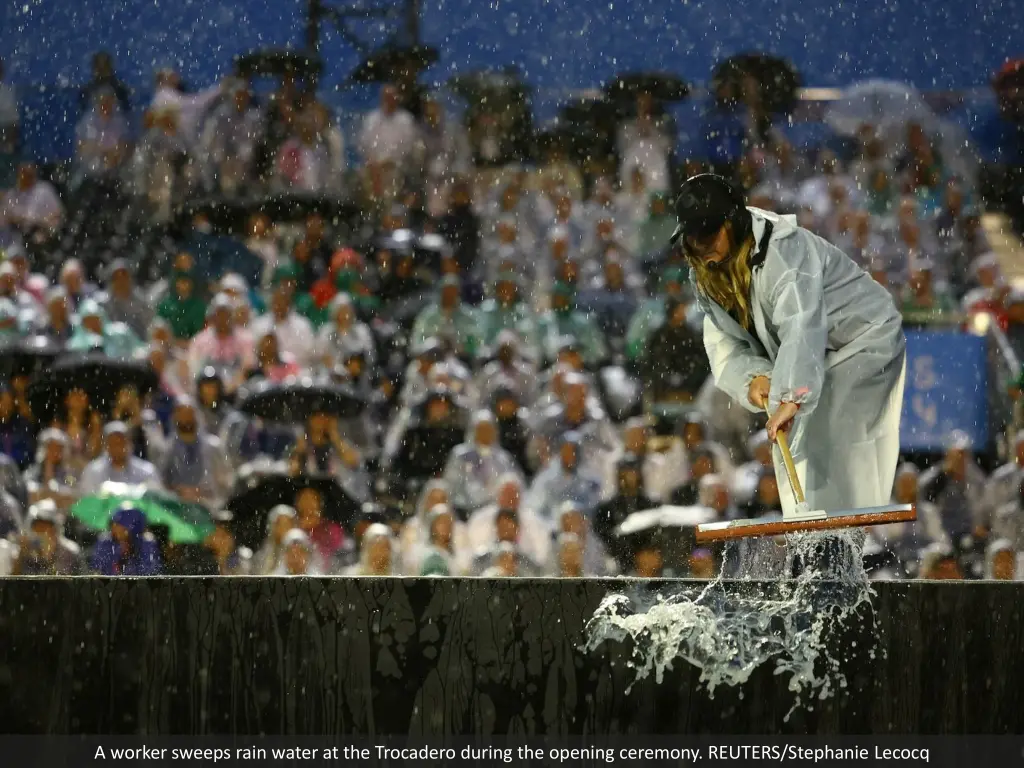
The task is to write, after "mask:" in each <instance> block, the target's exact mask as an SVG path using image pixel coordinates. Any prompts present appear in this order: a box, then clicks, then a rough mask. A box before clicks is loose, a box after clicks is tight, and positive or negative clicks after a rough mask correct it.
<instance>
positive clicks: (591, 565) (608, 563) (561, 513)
mask: <svg viewBox="0 0 1024 768" xmlns="http://www.w3.org/2000/svg"><path fill="white" fill-rule="evenodd" d="M554 533H555V536H556V537H558V538H559V539H560V538H562V537H564V536H572V537H574V538H575V539H576V540H577V541H578V542H579V543H580V546H581V548H582V551H581V554H582V563H581V566H582V569H581V571H582V572H581V573H580V575H581V576H611V575H613V574H614V573H615V572H616V571H617V570H618V569H617V567H616V565H615V560H614V558H612V557H611V556H610V555H609V553H608V549H607V547H606V546H605V541H603V540H602V537H601V536H598V535H597V534H596V533H595V531H594V529H593V526H592V525H591V522H590V520H589V519H588V517H587V515H586V514H585V513H584V511H583V509H582V508H581V507H580V506H579V505H578V504H576V503H575V502H573V501H567V502H565V503H564V504H562V506H561V507H559V509H558V519H557V521H556V523H555V529H554ZM554 555H555V558H554V562H552V563H551V570H552V571H553V572H554V574H555V575H558V567H559V561H558V558H559V555H560V551H559V549H558V548H557V546H556V548H555V551H554Z"/></svg>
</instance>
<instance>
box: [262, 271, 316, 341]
mask: <svg viewBox="0 0 1024 768" xmlns="http://www.w3.org/2000/svg"><path fill="white" fill-rule="evenodd" d="M301 275H302V270H301V269H300V267H299V266H298V265H297V264H295V262H292V261H285V262H282V263H281V264H279V265H278V266H277V268H276V269H275V270H274V272H273V275H272V276H271V278H270V283H271V289H272V290H277V289H278V288H279V287H280V286H281V284H282V283H284V282H289V283H291V286H292V292H291V293H292V307H293V308H294V309H295V311H296V312H298V313H299V314H300V315H302V316H303V317H305V318H306V319H307V320H309V322H310V323H312V325H313V329H314V330H315V329H317V328H319V327H320V326H321V325H323V324H324V323H326V322H327V320H328V319H329V318H328V315H327V308H326V307H322V308H321V307H318V306H317V305H316V302H315V301H313V297H312V296H310V295H309V294H308V293H301V292H300V291H299V280H300V278H301Z"/></svg>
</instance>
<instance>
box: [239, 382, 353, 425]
mask: <svg viewBox="0 0 1024 768" xmlns="http://www.w3.org/2000/svg"><path fill="white" fill-rule="evenodd" d="M362 408H363V399H362V398H361V397H360V396H359V395H358V394H356V392H355V391H354V390H353V389H351V388H350V387H348V386H346V385H343V384H333V383H330V382H324V381H314V380H313V379H309V378H301V379H292V380H289V381H285V382H283V383H280V384H279V383H276V382H268V381H262V382H258V383H256V384H255V385H253V386H252V387H251V388H248V389H247V390H246V391H245V392H244V393H243V394H242V396H241V398H240V399H239V402H238V409H239V410H240V411H242V412H243V413H247V414H249V415H250V416H257V417H259V418H261V419H266V420H267V421H285V422H297V421H305V420H306V419H308V418H309V417H310V416H312V415H313V414H314V413H326V414H329V415H331V416H338V417H340V418H349V417H352V416H356V415H358V414H359V413H360V412H361V410H362Z"/></svg>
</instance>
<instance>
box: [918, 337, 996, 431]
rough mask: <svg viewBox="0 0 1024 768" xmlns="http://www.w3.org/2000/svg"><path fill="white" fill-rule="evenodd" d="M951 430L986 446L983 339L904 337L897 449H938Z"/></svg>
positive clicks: (986, 424)
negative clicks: (904, 375) (903, 379)
mask: <svg viewBox="0 0 1024 768" xmlns="http://www.w3.org/2000/svg"><path fill="white" fill-rule="evenodd" d="M953 430H961V431H962V432H964V434H966V435H967V436H968V437H969V438H970V440H971V445H972V447H973V448H977V449H982V448H984V447H985V446H986V445H987V444H988V433H989V428H988V369H987V357H986V341H985V339H983V338H981V337H979V336H972V335H970V334H965V333H950V332H943V333H935V332H924V331H921V332H908V333H907V378H906V385H905V389H904V392H903V415H902V418H901V420H900V448H902V449H903V450H905V451H942V450H945V448H946V447H947V445H948V443H949V435H950V433H951V432H952V431H953Z"/></svg>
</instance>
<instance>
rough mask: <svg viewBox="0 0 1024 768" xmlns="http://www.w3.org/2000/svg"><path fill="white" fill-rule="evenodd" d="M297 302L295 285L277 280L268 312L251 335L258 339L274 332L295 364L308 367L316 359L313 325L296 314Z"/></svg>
mask: <svg viewBox="0 0 1024 768" xmlns="http://www.w3.org/2000/svg"><path fill="white" fill-rule="evenodd" d="M294 299H295V285H294V282H293V281H291V280H278V281H277V282H276V283H275V284H274V288H273V291H272V293H271V295H270V308H269V311H268V312H267V313H266V314H264V315H262V316H260V317H258V318H257V319H256V320H255V321H254V322H253V324H252V332H253V335H254V336H256V337H259V336H262V335H263V334H265V333H266V332H267V331H271V330H273V331H274V332H275V333H277V337H278V338H279V339H280V340H281V343H282V344H283V345H284V348H285V349H286V350H287V351H288V353H289V354H291V355H293V356H294V357H295V360H296V362H298V364H299V365H300V366H302V367H306V366H308V365H309V363H310V362H311V360H312V358H313V342H314V339H315V337H314V335H313V325H312V324H311V323H310V322H309V320H307V319H306V318H305V317H303V316H302V315H300V314H299V313H298V312H296V311H295V308H294V306H293V303H294Z"/></svg>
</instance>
